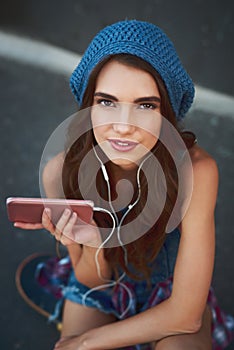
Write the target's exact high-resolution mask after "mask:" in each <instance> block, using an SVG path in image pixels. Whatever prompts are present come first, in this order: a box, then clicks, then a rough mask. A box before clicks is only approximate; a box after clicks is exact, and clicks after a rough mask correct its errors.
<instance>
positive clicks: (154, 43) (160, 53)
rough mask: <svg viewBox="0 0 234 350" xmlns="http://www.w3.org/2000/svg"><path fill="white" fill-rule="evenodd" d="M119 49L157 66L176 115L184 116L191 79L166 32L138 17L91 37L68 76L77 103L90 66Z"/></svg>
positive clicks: (190, 94) (190, 95)
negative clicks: (80, 57) (78, 61)
mask: <svg viewBox="0 0 234 350" xmlns="http://www.w3.org/2000/svg"><path fill="white" fill-rule="evenodd" d="M120 53H128V54H131V55H135V56H138V57H140V58H142V59H143V60H145V61H147V62H148V63H150V64H151V65H152V66H153V67H154V68H155V69H156V71H157V72H158V73H159V75H160V76H161V78H162V80H163V81H164V83H165V85H166V88H167V91H168V95H169V99H170V102H171V105H172V108H173V110H174V112H175V114H176V117H177V119H181V118H183V117H184V115H185V113H186V112H187V111H188V109H189V108H190V106H191V104H192V102H193V98H194V85H193V82H192V80H191V78H190V77H189V75H188V74H187V72H186V71H185V69H184V68H183V66H182V64H181V62H180V59H179V57H178V55H177V53H176V51H175V48H174V46H173V44H172V42H171V41H170V39H169V38H168V37H167V36H166V34H165V33H164V32H163V31H162V30H161V29H160V28H158V27H157V26H156V25H154V24H152V23H148V22H143V21H138V20H125V21H121V22H117V23H114V24H112V25H110V26H108V27H105V28H104V29H103V30H101V31H100V32H99V33H98V34H97V35H96V36H95V37H94V39H93V40H92V41H91V43H90V45H89V46H88V48H87V50H86V51H85V53H84V55H83V57H82V59H81V61H80V63H79V64H78V66H77V67H76V69H75V70H74V72H73V74H72V76H71V79H70V85H71V89H72V92H73V94H74V95H75V97H76V99H77V101H78V103H79V105H81V104H82V99H83V96H84V92H85V89H86V87H87V84H88V80H89V76H90V73H91V72H92V70H93V68H94V67H95V66H96V65H97V64H98V63H99V62H100V61H102V60H103V59H104V58H106V57H107V56H109V55H114V54H120Z"/></svg>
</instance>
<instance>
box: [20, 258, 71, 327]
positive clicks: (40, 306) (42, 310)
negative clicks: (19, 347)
mask: <svg viewBox="0 0 234 350" xmlns="http://www.w3.org/2000/svg"><path fill="white" fill-rule="evenodd" d="M69 268H70V262H69V261H68V259H67V258H63V259H59V258H56V257H53V256H51V255H49V254H38V253H35V254H33V255H30V256H29V257H27V258H26V259H24V260H23V261H22V262H21V263H20V264H19V266H18V268H17V270H16V275H15V281H16V287H17V290H18V292H19V294H20V295H21V297H22V298H23V300H24V301H25V302H26V303H27V304H28V305H29V306H30V307H32V308H33V309H34V310H35V311H36V312H38V313H39V314H41V315H42V316H44V317H46V318H47V319H48V321H49V322H54V323H55V324H56V327H57V329H58V330H61V327H62V324H61V318H62V304H63V298H62V293H61V287H60V286H61V284H62V283H64V282H66V280H67V279H68V275H69Z"/></svg>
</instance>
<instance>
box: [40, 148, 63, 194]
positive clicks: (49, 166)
mask: <svg viewBox="0 0 234 350" xmlns="http://www.w3.org/2000/svg"><path fill="white" fill-rule="evenodd" d="M63 163H64V152H61V153H58V154H57V155H56V156H54V157H53V158H51V159H50V160H49V161H48V162H47V163H46V165H45V167H44V169H43V174H42V180H43V185H44V189H45V192H46V194H47V196H48V197H58V196H61V194H62V193H63V191H62V170H63Z"/></svg>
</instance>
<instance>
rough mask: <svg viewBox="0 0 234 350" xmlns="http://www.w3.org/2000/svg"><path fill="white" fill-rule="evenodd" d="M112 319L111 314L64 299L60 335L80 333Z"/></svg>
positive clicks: (67, 335) (114, 319) (66, 335)
mask: <svg viewBox="0 0 234 350" xmlns="http://www.w3.org/2000/svg"><path fill="white" fill-rule="evenodd" d="M114 321H116V318H115V317H114V316H113V315H109V314H105V313H104V312H101V311H99V310H98V309H95V308H91V307H86V306H83V305H80V304H77V303H74V302H71V301H70V300H66V301H65V305H64V311H63V324H62V337H70V336H73V335H80V334H82V333H84V332H86V331H87V330H89V329H92V328H95V327H99V326H102V325H104V324H108V323H111V322H114Z"/></svg>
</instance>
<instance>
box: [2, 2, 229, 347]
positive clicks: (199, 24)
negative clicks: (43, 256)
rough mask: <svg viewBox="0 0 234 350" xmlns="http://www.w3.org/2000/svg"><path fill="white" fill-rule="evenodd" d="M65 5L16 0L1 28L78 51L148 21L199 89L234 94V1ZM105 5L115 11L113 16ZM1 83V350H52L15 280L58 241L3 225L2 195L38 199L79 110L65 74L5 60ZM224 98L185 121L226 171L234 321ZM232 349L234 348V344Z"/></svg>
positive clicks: (218, 275) (221, 273)
mask: <svg viewBox="0 0 234 350" xmlns="http://www.w3.org/2000/svg"><path fill="white" fill-rule="evenodd" d="M62 3H63V2H62V1H58V2H55V1H50V2H45V1H42V2H40V3H36V2H35V1H31V2H30V6H29V3H28V4H25V6H22V7H21V6H20V5H19V2H16V1H13V0H12V1H8V2H5V4H4V5H3V11H1V12H0V20H1V28H0V29H2V30H4V31H5V32H9V31H10V32H11V33H13V34H19V33H20V34H21V35H22V34H24V35H27V36H28V37H32V38H37V39H40V40H43V41H46V42H48V43H51V44H54V45H58V46H59V47H63V48H65V49H68V50H71V51H75V52H76V53H82V52H83V50H84V48H85V46H86V45H87V43H88V41H89V39H90V38H91V37H92V36H93V34H94V33H95V32H96V31H97V30H98V29H100V28H101V27H102V26H103V25H105V24H108V23H110V22H113V21H115V20H118V19H123V18H125V17H131V18H133V17H135V18H138V19H148V20H151V21H153V22H155V23H158V24H159V25H161V26H162V25H163V26H164V28H165V27H166V29H167V32H170V34H171V35H170V36H171V37H172V38H173V39H174V41H176V47H178V48H179V51H180V54H181V55H182V59H183V61H184V62H185V64H186V66H187V68H188V69H189V71H191V72H192V74H191V75H192V76H193V77H194V80H195V82H196V83H198V84H199V85H202V86H204V87H208V88H210V89H213V90H215V91H218V92H220V91H221V92H225V93H227V94H229V95H233V94H234V90H233V84H232V82H233V70H232V69H231V67H232V64H231V63H232V62H233V59H234V53H233V41H231V38H232V34H233V27H234V26H233V2H231V1H225V2H223V3H222V4H221V5H222V6H221V5H220V4H219V3H218V2H216V1H211V0H208V1H201V0H198V1H192V2H187V1H178V2H175V3H174V5H172V6H169V3H170V2H169V1H160V0H157V1H149V2H148V3H147V6H144V7H143V8H142V5H141V2H140V1H136V2H135V1H134V2H133V1H129V2H126V3H125V6H124V5H123V4H122V3H121V4H118V6H117V5H116V4H114V5H113V6H114V9H113V10H112V11H111V9H110V8H109V6H108V2H107V1H103V3H102V5H99V2H97V1H93V2H92V1H91V2H89V1H87V2H86V1H79V3H78V2H75V1H68V2H66V7H64V8H63V6H64V5H62ZM175 4H177V5H175ZM178 4H179V5H178ZM104 5H105V6H106V7H105V6H104ZM55 6H56V11H55V12H53V9H54V8H55ZM106 9H108V11H109V12H110V14H109V15H108V17H106V12H105V11H106ZM10 10H11V11H10ZM175 13H176V15H175ZM42 14H45V16H44V17H43V22H42V21H40V18H41V16H42ZM183 19H184V22H183ZM168 34H169V33H168ZM0 46H1V44H0ZM0 52H1V49H0ZM25 54H26V56H27V51H26V52H25ZM221 68H222V69H221ZM72 69H73V67H71V71H72ZM0 77H1V78H0V88H1V90H0V91H1V94H0V105H1V128H0V142H1V147H0V156H1V173H0V195H1V202H0V203H1V204H0V217H1V232H2V234H1V254H0V266H1V268H0V280H1V287H0V288H1V289H0V290H1V300H0V312H1V318H0V329H1V337H0V349H7V350H15V349H22V350H32V349H34V350H37V349H38V350H39V349H40V350H41V349H45V350H46V349H52V348H53V344H54V342H55V341H56V339H57V337H58V332H57V331H56V329H55V328H54V326H52V325H48V324H47V321H46V320H45V319H44V318H43V317H42V316H40V315H38V314H36V313H35V312H34V311H33V310H32V309H30V308H29V307H28V305H26V304H25V303H24V302H23V300H22V299H21V298H20V296H19V295H18V293H17V291H16V288H15V281H14V276H15V270H16V268H17V265H18V264H19V262H20V261H21V260H22V259H24V258H25V257H26V256H28V255H30V254H32V253H34V252H51V253H54V252H55V247H54V242H53V240H52V239H51V238H50V237H49V236H48V234H47V233H46V232H45V231H43V230H42V231H38V232H34V231H27V232H25V231H22V230H19V229H15V228H13V227H12V225H11V223H9V222H8V220H7V216H6V210H5V198H6V197H8V196H17V195H18V196H25V197H26V196H28V197H33V196H39V195H40V192H39V183H38V177H39V171H38V169H39V164H40V158H41V154H42V152H43V149H44V146H45V144H46V141H47V139H48V137H49V136H50V134H51V133H52V132H53V130H54V129H55V128H56V127H57V126H58V125H59V124H60V123H61V122H62V121H63V120H64V119H65V118H67V117H68V116H70V115H71V114H72V113H74V112H75V111H76V105H75V102H74V99H73V97H72V95H71V93H70V90H69V86H68V78H67V74H65V73H63V74H58V73H56V72H54V71H52V70H51V69H46V67H44V68H42V67H40V66H38V65H37V64H35V65H31V64H29V63H27V64H26V63H22V62H19V60H17V59H16V58H14V59H12V58H10V55H9V57H7V55H5V54H4V57H1V61H0ZM212 96H216V95H212ZM219 97H220V96H219ZM213 100H214V105H215V103H217V101H224V100H222V99H220V100H219V99H217V98H214V97H213ZM211 101H212V99H211ZM228 101H229V102H230V101H231V102H230V103H229V107H228V104H226V103H222V104H219V108H214V107H213V108H212V103H211V104H210V103H209V106H208V105H205V104H204V105H202V104H201V103H198V104H196V108H194V109H193V110H192V111H191V113H190V115H189V116H188V119H187V122H186V124H187V126H188V128H191V129H192V130H194V131H195V132H196V134H197V137H198V141H199V144H200V145H202V146H203V147H205V148H206V150H207V151H208V152H209V153H210V154H211V155H213V157H214V158H215V159H216V161H217V163H218V167H219V170H220V189H219V194H218V202H217V208H216V228H217V251H216V264H215V271H214V277H213V285H214V287H215V290H216V294H217V297H218V299H219V303H220V305H221V306H222V308H223V309H224V310H225V311H227V312H228V313H230V314H232V315H234V301H233V295H234V278H233V276H234V258H233V247H234V230H233V223H232V218H233V207H234V199H233V198H234V196H233V189H234V183H233V178H234V166H233V164H234V155H233V149H234V147H233V146H234V141H233V140H234V119H233V115H232V113H231V108H230V106H232V98H228ZM220 103H221V102H220ZM220 106H221V108H220ZM228 349H229V350H234V345H230V346H229V348H228Z"/></svg>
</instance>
